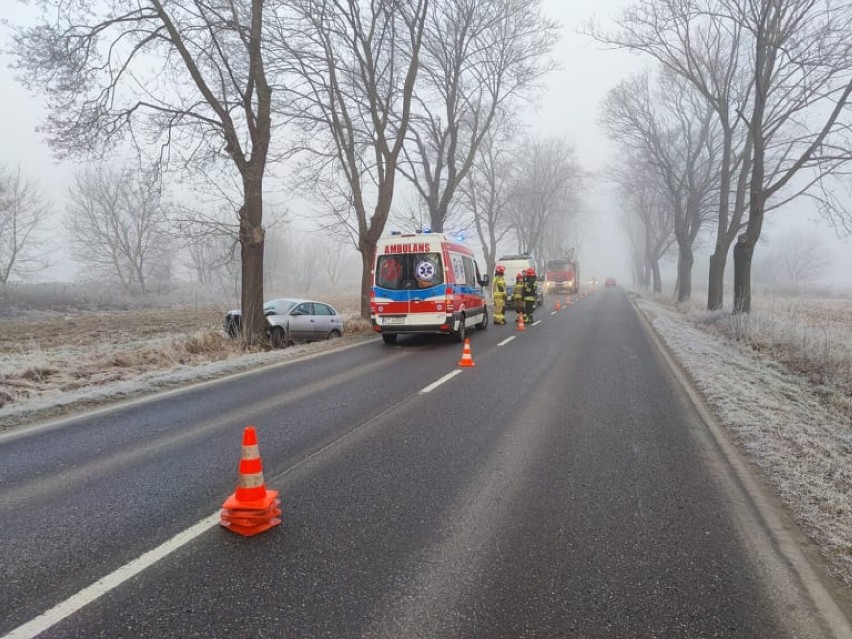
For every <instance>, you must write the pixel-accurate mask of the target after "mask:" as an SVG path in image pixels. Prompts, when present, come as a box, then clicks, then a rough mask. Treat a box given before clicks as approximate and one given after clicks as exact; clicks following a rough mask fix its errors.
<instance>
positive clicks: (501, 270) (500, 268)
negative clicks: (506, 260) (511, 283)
mask: <svg viewBox="0 0 852 639" xmlns="http://www.w3.org/2000/svg"><path fill="white" fill-rule="evenodd" d="M494 270H495V271H497V274H498V275H503V273H505V272H506V267H505V266H503V265H502V264H498V265H497V268H496V269H494Z"/></svg>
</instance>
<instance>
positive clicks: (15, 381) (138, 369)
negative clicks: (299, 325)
mask: <svg viewBox="0 0 852 639" xmlns="http://www.w3.org/2000/svg"><path fill="white" fill-rule="evenodd" d="M223 316H224V315H223V314H222V313H221V312H220V311H219V310H218V309H207V310H201V311H198V310H197V309H195V308H193V309H191V310H190V311H189V312H188V311H187V310H186V309H159V310H158V309H147V310H145V311H137V312H130V313H81V314H74V315H62V314H60V315H58V316H53V317H49V318H44V317H39V318H37V319H33V318H28V317H24V318H19V319H15V320H0V333H2V338H0V430H4V429H8V428H10V427H14V426H20V425H22V424H25V423H28V422H31V421H35V420H38V419H43V418H45V417H48V416H54V415H59V414H62V413H64V412H67V411H69V410H74V409H79V408H81V407H85V406H91V405H95V404H100V403H103V402H106V401H113V400H115V399H116V398H122V397H130V396H136V395H140V394H143V393H146V392H151V391H154V390H158V389H162V388H167V387H171V386H175V385H178V384H185V383H187V382H189V381H193V380H201V379H210V378H213V377H217V376H221V375H223V374H227V373H231V372H236V371H239V370H244V369H247V368H251V367H255V366H258V365H263V364H271V363H275V362H279V361H284V360H287V359H292V358H294V357H298V356H301V355H305V354H307V353H311V352H317V351H321V350H325V349H328V348H332V347H334V346H335V344H334V343H329V342H317V343H314V344H302V345H298V346H295V347H289V348H285V349H273V350H269V349H267V348H264V347H253V348H246V347H245V346H244V345H243V344H242V343H241V342H240V341H239V340H232V339H230V338H229V337H228V336H227V335H226V334H225V333H224V331H223V330H222V329H221V328H218V327H216V325H217V324H221V318H222V317H223ZM345 333H346V334H345V336H344V338H343V341H344V342H349V341H353V340H358V339H363V338H364V337H365V336H368V335H369V336H372V335H373V332H372V330H371V329H370V325H369V322H366V321H364V320H362V319H361V318H360V317H358V316H357V314H356V313H354V312H351V311H350V312H348V313H346V315H345Z"/></svg>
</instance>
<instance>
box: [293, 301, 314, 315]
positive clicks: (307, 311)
mask: <svg viewBox="0 0 852 639" xmlns="http://www.w3.org/2000/svg"><path fill="white" fill-rule="evenodd" d="M313 314H314V305H313V304H311V303H310V302H304V303H302V304H299V305H298V306H297V307H296V308H295V309H294V310H293V315H313Z"/></svg>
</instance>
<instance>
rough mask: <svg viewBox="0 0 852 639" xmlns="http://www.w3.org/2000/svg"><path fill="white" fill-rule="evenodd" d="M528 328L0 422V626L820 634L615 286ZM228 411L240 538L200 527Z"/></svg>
mask: <svg viewBox="0 0 852 639" xmlns="http://www.w3.org/2000/svg"><path fill="white" fill-rule="evenodd" d="M511 316H512V314H511V313H510V317H511ZM536 320H538V321H537V322H536V324H535V325H533V326H528V327H527V330H526V331H524V332H519V331H515V330H514V329H513V327H512V326H511V324H510V325H508V326H491V327H489V328H488V330H486V331H474V332H472V333H470V334H469V336H470V343H471V348H472V356H473V359H474V362H475V364H476V366H475V368H464V369H462V368H460V367H459V366H458V362H459V359H460V358H461V354H462V349H461V346H460V345H458V344H453V343H452V342H450V341H449V340H448V339H446V338H434V337H410V338H401V339H400V340H399V342H398V344H397V345H395V346H386V345H384V344H382V342H381V340H370V341H368V342H366V343H364V344H360V345H356V346H352V347H347V348H344V349H342V350H339V351H335V352H332V353H329V354H324V355H320V356H316V357H312V358H309V359H305V360H302V361H298V362H293V363H288V364H286V365H278V366H274V367H270V368H266V369H263V370H259V371H255V372H252V373H249V374H242V375H239V376H235V377H231V378H228V379H224V380H220V381H216V382H212V383H205V384H200V385H197V386H194V387H192V388H190V389H187V390H183V391H178V392H170V393H166V394H161V395H157V396H154V397H152V398H149V399H146V400H143V401H136V402H132V403H128V404H126V405H122V406H118V407H114V408H111V409H107V410H101V411H97V412H94V413H91V414H87V415H82V416H79V417H75V418H73V419H66V420H64V421H61V422H56V423H53V424H49V425H46V426H43V427H38V428H29V429H23V430H20V431H17V432H14V433H11V434H9V435H6V436H3V437H0V539H2V545H0V566H2V568H0V570H2V579H0V637H32V636H40V637H57V638H63V639H67V638H80V639H93V638H96V637H103V638H109V639H117V638H119V637H127V638H138V637H151V638H154V637H156V638H169V637H174V638H181V639H186V638H189V637H205V638H211V637H213V638H215V637H223V638H224V637H245V638H260V637H288V638H290V637H293V638H302V637H305V638H307V637H333V638H336V639H343V638H350V637H351V638H377V639H380V638H388V639H391V638H395V639H398V638H407V637H412V638H416V637H424V638H427V637H428V638H438V637H447V638H450V637H452V638H467V637H470V638H474V637H476V638H488V639H491V638H499V637H506V638H520V637H570V638H578V639H579V638H619V637H624V638H661V639H663V638H664V639H674V638H705V637H707V638H709V637H727V638H743V639H763V638H765V639H807V638H814V639H817V638H819V639H822V638H835V637H837V638H840V637H844V638H847V639H848V637H850V636H851V635H850V634H849V625H848V619H847V618H845V617H844V616H843V612H841V611H848V610H849V608H848V606H849V602H848V600H847V601H837V600H836V599H832V597H831V596H830V595H829V594H828V593H829V592H833V591H831V589H830V588H829V589H828V590H826V588H824V587H823V582H822V581H821V580H820V579H819V578H815V577H814V575H815V574H816V575H821V572H820V568H819V566H817V567H816V568H814V571H812V572H808V571H805V572H804V573H803V572H802V570H801V560H802V558H803V557H804V555H803V554H802V553H801V552H800V551H799V550H798V549H797V548H791V546H795V545H796V544H797V543H798V537H797V536H796V534H795V532H794V531H785V530H778V529H777V528H778V527H777V526H775V527H773V525H772V524H771V522H767V519H766V517H765V516H764V514H765V513H766V512H767V509H772V508H775V504H774V502H773V501H772V500H771V498H767V497H765V496H758V498H757V501H759V502H760V503H756V497H755V493H754V486H755V485H759V482H754V481H751V482H749V481H748V480H744V479H743V468H744V466H743V465H742V464H741V463H737V461H736V460H732V459H731V458H730V452H728V453H726V452H725V451H726V448H725V446H722V445H720V443H719V441H718V439H717V438H716V437H714V435H713V432H712V430H711V429H710V428H708V424H707V423H706V418H702V414H701V413H700V411H699V410H696V407H695V406H694V405H693V403H692V402H691V401H690V398H689V396H688V395H687V394H686V393H685V392H684V390H683V389H682V387H681V383H680V382H679V379H678V377H677V375H676V373H675V372H674V371H673V369H672V368H671V367H670V366H669V365H668V364H667V363H666V360H665V359H664V357H663V356H661V353H660V351H659V349H658V347H657V346H656V345H655V341H654V340H653V339H652V338H651V336H650V334H649V333H648V329H647V328H646V326H645V324H644V323H643V322H642V321H641V319H640V317H639V316H638V315H637V313H636V311H635V310H634V308H633V306H632V304H631V303H630V301H629V299H628V297H627V295H626V294H625V293H624V292H623V291H622V290H621V289H605V290H599V291H597V292H595V293H593V294H591V295H589V296H588V297H586V298H585V299H580V300H577V301H576V303H575V304H572V305H571V306H570V307H569V308H566V309H563V310H562V311H561V312H559V313H551V312H550V308H547V309H540V310H539V311H538V313H537V315H536ZM247 425H253V426H255V428H256V429H257V433H258V438H259V444H260V453H261V456H262V459H263V465H264V476H265V479H266V484H267V486H268V487H269V488H271V489H275V490H278V491H280V493H281V498H282V509H283V516H282V518H283V523H282V524H281V525H280V526H277V527H276V528H273V529H272V530H270V531H268V532H265V533H263V534H261V535H258V536H256V537H252V538H244V537H241V536H238V535H235V534H234V533H232V532H229V531H227V530H225V529H223V528H222V527H221V526H219V525H218V523H217V522H218V509H219V508H220V506H221V504H222V502H223V501H224V500H225V498H226V497H227V496H228V495H229V494H230V493H231V492H232V491H233V490H234V487H235V482H236V469H237V464H238V461H239V454H240V443H241V438H242V432H243V429H244V427H245V426H247ZM744 481H745V483H744ZM762 513H764V514H762ZM779 517H780V518H781V519H779V520H780V521H782V522H784V521H786V520H785V519H783V514H782V515H779ZM791 553H792V554H791ZM791 556H792V557H793V560H791ZM797 561H799V562H800V563H799V564H797V563H796V562H797ZM847 594H848V593H847Z"/></svg>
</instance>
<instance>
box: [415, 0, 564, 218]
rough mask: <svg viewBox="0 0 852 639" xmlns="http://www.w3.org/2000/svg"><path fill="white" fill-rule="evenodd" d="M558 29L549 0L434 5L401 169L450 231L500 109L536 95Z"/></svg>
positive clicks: (451, 0)
mask: <svg viewBox="0 0 852 639" xmlns="http://www.w3.org/2000/svg"><path fill="white" fill-rule="evenodd" d="M557 37H558V26H557V24H556V23H555V22H554V21H552V20H549V19H548V18H546V17H545V16H544V14H543V11H542V0H492V1H490V2H481V1H479V0H433V1H432V2H431V5H430V8H429V12H428V17H427V20H426V28H425V33H424V36H423V49H422V55H421V67H422V69H421V71H420V73H419V74H418V78H417V82H416V85H415V94H414V98H415V106H414V114H413V115H412V122H411V138H412V141H413V143H414V144H411V145H409V144H407V145H406V146H404V147H403V152H404V154H405V159H406V162H405V163H404V164H402V165H400V169H401V171H402V172H403V174H404V175H405V176H406V177H407V178H408V179H409V180H410V181H411V183H412V184H413V185H414V187H415V188H416V190H417V192H418V193H419V194H420V197H421V198H422V199H423V202H424V203H425V205H426V207H427V210H428V214H429V222H430V227H431V229H432V230H433V231H443V230H444V226H445V223H446V221H447V220H448V217H449V216H450V215H451V214H452V208H451V205H452V202H453V198H454V196H455V194H456V191H457V189H458V188H459V185H460V184H461V183H462V181H463V180H464V178H465V175H466V174H467V173H468V171H469V170H470V169H471V167H472V166H473V163H474V159H475V157H476V153H477V149H478V147H479V145H480V144H481V143H482V140H483V138H484V137H485V136H486V135H487V134H488V132H489V130H490V128H491V127H492V126H493V124H494V122H495V119H496V118H498V117H499V114H500V112H501V111H511V110H512V109H513V108H514V106H515V105H516V103H517V102H518V101H520V100H522V99H524V98H526V97H529V96H530V95H531V93H532V91H533V90H534V89H535V88H536V86H537V83H538V82H539V80H540V79H541V78H542V77H543V76H544V75H545V74H546V73H547V72H549V71H550V70H551V69H553V68H554V66H555V65H554V63H553V61H552V60H551V58H550V52H551V51H552V49H553V46H554V44H555V43H556V40H557Z"/></svg>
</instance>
